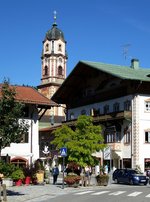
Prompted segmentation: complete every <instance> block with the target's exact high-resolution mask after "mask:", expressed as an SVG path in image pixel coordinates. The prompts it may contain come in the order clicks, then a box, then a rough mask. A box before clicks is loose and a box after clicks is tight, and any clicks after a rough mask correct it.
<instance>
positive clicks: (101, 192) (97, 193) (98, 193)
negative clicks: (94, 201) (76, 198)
mask: <svg viewBox="0 0 150 202" xmlns="http://www.w3.org/2000/svg"><path fill="white" fill-rule="evenodd" d="M108 192H110V191H100V192H96V193H93V194H91V195H101V194H105V193H108Z"/></svg>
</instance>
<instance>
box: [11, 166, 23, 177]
mask: <svg viewBox="0 0 150 202" xmlns="http://www.w3.org/2000/svg"><path fill="white" fill-rule="evenodd" d="M11 178H12V179H13V180H20V179H21V180H23V179H24V178H25V175H24V173H23V170H21V169H19V168H18V169H17V170H15V171H13V172H12V174H11Z"/></svg>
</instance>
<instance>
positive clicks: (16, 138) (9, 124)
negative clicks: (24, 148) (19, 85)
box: [0, 80, 29, 149]
mask: <svg viewBox="0 0 150 202" xmlns="http://www.w3.org/2000/svg"><path fill="white" fill-rule="evenodd" d="M15 95H16V92H15V88H13V87H10V85H9V82H8V81H6V80H5V81H4V83H3V85H2V88H1V97H0V126H1V127H0V139H1V143H0V144H1V145H0V146H1V148H0V149H2V148H4V147H6V146H9V145H10V143H11V142H13V143H19V142H20V141H21V139H22V135H23V134H25V133H27V131H28V128H29V125H28V123H25V120H24V119H22V120H19V118H21V117H23V115H24V114H23V108H24V105H23V104H22V103H20V102H17V101H16V100H15Z"/></svg>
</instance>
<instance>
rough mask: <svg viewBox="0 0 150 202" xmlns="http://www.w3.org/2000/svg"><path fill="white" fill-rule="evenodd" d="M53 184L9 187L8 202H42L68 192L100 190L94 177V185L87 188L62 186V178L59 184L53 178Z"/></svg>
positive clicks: (58, 181)
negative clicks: (54, 183) (54, 182)
mask: <svg viewBox="0 0 150 202" xmlns="http://www.w3.org/2000/svg"><path fill="white" fill-rule="evenodd" d="M50 182H51V184H45V185H29V186H26V185H23V186H19V187H17V186H13V187H7V201H8V202H41V201H42V200H46V199H50V198H54V197H55V196H56V195H63V194H66V193H68V192H74V191H78V190H83V189H84V190H85V189H94V188H96V189H98V188H99V187H98V186H96V185H95V184H94V177H93V180H92V183H91V184H92V185H91V186H89V187H88V186H87V187H82V186H79V187H78V188H72V187H67V186H66V185H64V189H63V186H62V178H58V180H57V184H56V185H53V184H52V178H51V179H50Z"/></svg>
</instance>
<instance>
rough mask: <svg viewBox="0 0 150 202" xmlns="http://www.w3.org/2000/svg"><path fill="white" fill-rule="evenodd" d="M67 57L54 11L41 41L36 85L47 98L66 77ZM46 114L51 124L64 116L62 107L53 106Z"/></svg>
mask: <svg viewBox="0 0 150 202" xmlns="http://www.w3.org/2000/svg"><path fill="white" fill-rule="evenodd" d="M67 58H68V56H67V52H66V41H65V39H64V34H63V32H62V31H61V30H60V29H58V27H57V23H56V13H55V15H54V23H53V25H52V28H51V29H50V30H48V31H47V33H46V35H45V39H44V41H43V50H42V56H41V63H42V65H41V67H42V68H41V69H42V72H41V85H39V86H38V89H39V91H40V92H41V93H42V94H43V95H44V96H46V97H47V98H49V99H51V97H52V96H53V94H54V93H55V92H56V91H57V89H58V88H59V87H60V86H61V84H62V83H63V81H64V80H65V78H66V66H67V65H66V64H67ZM46 116H47V120H48V118H49V119H50V121H51V123H52V124H53V122H61V120H62V119H64V117H65V114H64V107H53V108H52V109H51V110H49V111H48V112H47V113H46ZM45 118H46V117H45Z"/></svg>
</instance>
